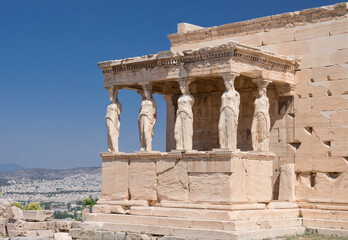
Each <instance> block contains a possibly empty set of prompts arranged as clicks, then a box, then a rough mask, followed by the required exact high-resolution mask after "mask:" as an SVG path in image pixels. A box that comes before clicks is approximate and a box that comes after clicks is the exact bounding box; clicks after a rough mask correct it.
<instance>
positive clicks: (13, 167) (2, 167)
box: [0, 163, 25, 173]
mask: <svg viewBox="0 0 348 240" xmlns="http://www.w3.org/2000/svg"><path fill="white" fill-rule="evenodd" d="M22 169H25V167H23V166H20V165H17V164H13V163H5V164H0V173H1V172H16V171H19V170H22Z"/></svg>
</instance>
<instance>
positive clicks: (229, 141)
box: [218, 73, 240, 150]
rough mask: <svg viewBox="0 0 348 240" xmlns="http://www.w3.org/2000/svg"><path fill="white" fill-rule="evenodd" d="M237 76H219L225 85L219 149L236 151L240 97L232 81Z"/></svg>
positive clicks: (230, 74)
mask: <svg viewBox="0 0 348 240" xmlns="http://www.w3.org/2000/svg"><path fill="white" fill-rule="evenodd" d="M238 75H239V74H237V73H226V74H221V76H222V77H223V80H224V83H225V88H226V90H225V92H224V93H223V94H222V96H221V108H220V119H219V126H218V129H219V142H220V148H221V149H226V150H237V128H238V116H239V105H240V95H239V93H238V92H237V91H236V90H235V88H234V80H235V79H236V77H237V76H238Z"/></svg>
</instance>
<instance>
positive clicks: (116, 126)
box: [105, 87, 122, 153]
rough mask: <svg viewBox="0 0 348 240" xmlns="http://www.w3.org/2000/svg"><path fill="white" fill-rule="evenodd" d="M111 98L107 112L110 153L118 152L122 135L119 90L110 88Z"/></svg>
mask: <svg viewBox="0 0 348 240" xmlns="http://www.w3.org/2000/svg"><path fill="white" fill-rule="evenodd" d="M108 92H109V98H110V101H111V103H110V104H109V106H108V107H107V110H106V116H105V121H106V132H107V133H106V134H107V142H108V152H112V153H114V152H118V137H119V133H120V114H121V111H122V105H121V104H120V103H119V101H118V98H117V93H118V89H117V88H115V87H112V88H109V89H108Z"/></svg>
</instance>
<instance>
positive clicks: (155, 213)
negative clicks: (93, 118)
mask: <svg viewBox="0 0 348 240" xmlns="http://www.w3.org/2000/svg"><path fill="white" fill-rule="evenodd" d="M347 9H348V3H339V4H336V5H331V6H325V7H320V8H314V9H307V10H302V11H298V12H292V13H284V14H279V15H275V16H268V17H263V18H258V19H252V20H248V21H243V22H237V23H230V24H226V25H222V26H217V27H208V28H203V27H199V26H196V25H192V24H188V23H180V24H178V31H177V33H173V34H169V35H168V38H169V40H170V42H171V48H170V50H168V51H163V52H158V53H155V54H150V55H146V56H141V57H133V58H127V59H122V60H112V61H106V62H101V63H99V64H98V65H99V67H100V68H101V70H102V72H103V74H104V86H105V89H106V90H108V92H109V96H110V101H111V103H110V105H109V106H108V107H107V114H106V125H107V140H108V141H107V142H108V147H107V148H106V149H107V151H106V152H105V153H102V154H101V158H102V164H103V168H102V178H103V181H102V195H101V198H100V200H99V201H98V204H97V205H95V206H94V207H93V210H92V212H91V213H88V214H85V215H84V221H85V222H84V224H83V225H82V226H84V227H82V228H81V229H73V230H71V231H70V233H71V235H72V236H73V237H75V238H89V239H99V237H100V239H102V238H103V237H104V238H105V239H117V233H119V232H136V233H145V234H150V235H153V236H157V237H162V236H167V238H166V239H263V238H270V237H277V236H284V235H292V234H301V233H303V232H304V231H305V229H306V228H307V229H308V230H309V231H315V232H319V233H322V234H334V235H338V236H348V11H347ZM122 89H130V90H134V91H137V92H138V93H139V94H140V95H141V98H142V103H141V106H139V109H141V110H140V112H139V119H138V122H139V140H140V146H141V148H140V149H139V150H138V151H136V152H134V153H123V152H119V149H118V138H119V129H120V127H121V128H122V126H125V125H127V122H122V121H121V122H120V115H122V107H121V105H122V102H119V101H118V98H117V95H118V91H122ZM152 94H160V95H162V96H163V98H164V99H165V102H166V140H164V139H163V141H166V152H157V151H153V149H152V138H153V128H154V126H155V124H156V117H157V107H156V101H155V100H154V99H153V97H152Z"/></svg>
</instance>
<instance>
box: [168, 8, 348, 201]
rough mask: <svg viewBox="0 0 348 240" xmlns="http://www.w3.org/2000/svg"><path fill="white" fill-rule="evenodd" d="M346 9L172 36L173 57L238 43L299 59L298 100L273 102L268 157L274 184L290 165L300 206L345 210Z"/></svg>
mask: <svg viewBox="0 0 348 240" xmlns="http://www.w3.org/2000/svg"><path fill="white" fill-rule="evenodd" d="M347 5H348V4H347V3H340V4H336V5H333V6H327V7H321V8H315V9H309V10H303V11H300V12H294V13H286V14H280V15H276V16H270V17H264V18H260V19H254V20H250V21H245V22H240V23H233V24H227V25H223V26H220V27H212V28H204V29H201V30H197V31H194V32H188V33H179V34H172V35H169V38H170V40H171V41H172V49H175V50H183V49H188V48H197V47H202V46H212V45H215V44H221V43H224V42H228V41H230V40H236V41H239V42H240V43H242V44H247V45H250V46H255V47H259V48H261V49H263V50H267V51H272V52H274V53H277V54H281V55H286V56H294V57H301V58H302V61H301V64H300V67H299V69H298V71H297V73H296V81H297V87H296V90H295V93H296V95H295V96H294V97H293V99H289V98H288V97H280V98H278V101H271V106H272V105H273V106H274V104H277V107H274V108H273V109H274V110H277V111H278V112H279V113H282V115H283V116H282V118H277V119H275V121H274V124H273V126H272V130H271V147H270V149H271V151H273V152H274V153H275V154H276V155H277V156H278V161H277V163H276V164H274V168H275V169H274V170H275V171H274V177H273V182H274V183H275V184H276V182H277V172H276V169H278V168H279V166H280V165H282V164H285V163H289V162H294V163H295V171H296V172H297V188H296V196H297V200H298V201H312V202H336V203H348V196H347V192H348V14H347ZM184 35H185V38H182V36H184ZM183 39H185V40H183ZM268 96H269V97H270V94H269V93H268ZM274 117H275V115H274V114H271V118H273V119H274ZM240 124H243V123H240ZM275 189H276V187H275Z"/></svg>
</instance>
